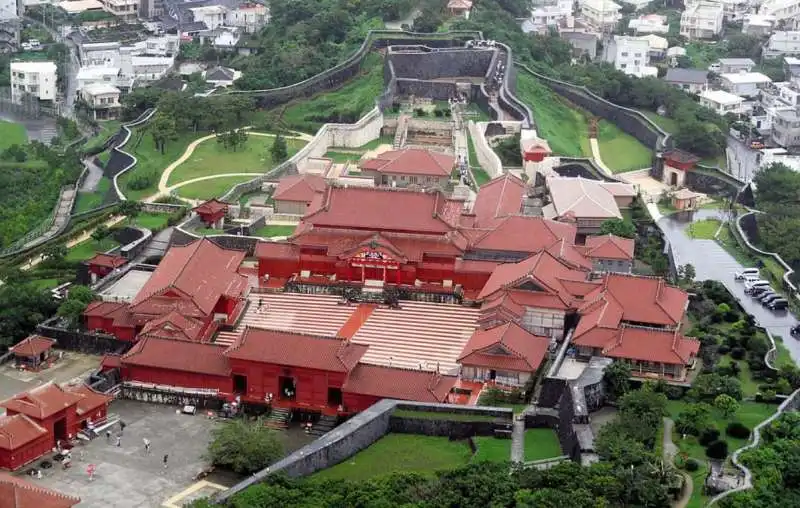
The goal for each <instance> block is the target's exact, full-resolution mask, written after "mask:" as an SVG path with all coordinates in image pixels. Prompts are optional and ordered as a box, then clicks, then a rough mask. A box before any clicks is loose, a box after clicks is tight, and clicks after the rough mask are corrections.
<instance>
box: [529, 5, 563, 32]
mask: <svg viewBox="0 0 800 508" xmlns="http://www.w3.org/2000/svg"><path fill="white" fill-rule="evenodd" d="M573 5H574V3H573V2H572V0H557V2H556V3H555V4H552V5H540V6H536V7H534V8H533V10H532V11H531V17H530V25H529V26H530V28H531V29H532V31H535V32H539V33H541V32H546V31H547V30H549V29H550V28H553V27H557V26H558V25H559V23H561V22H562V21H565V20H566V19H567V18H570V17H572V9H573Z"/></svg>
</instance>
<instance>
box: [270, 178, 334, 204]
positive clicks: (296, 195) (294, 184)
mask: <svg viewBox="0 0 800 508" xmlns="http://www.w3.org/2000/svg"><path fill="white" fill-rule="evenodd" d="M327 185H328V184H327V183H325V179H324V178H322V177H321V176H319V175H311V174H308V173H304V174H302V175H292V176H286V177H284V178H281V179H280V180H279V181H278V187H277V188H276V189H275V192H274V193H273V194H272V199H274V200H276V201H301V202H303V203H311V201H312V200H313V199H314V196H316V195H317V194H321V193H323V192H325V187H326V186H327Z"/></svg>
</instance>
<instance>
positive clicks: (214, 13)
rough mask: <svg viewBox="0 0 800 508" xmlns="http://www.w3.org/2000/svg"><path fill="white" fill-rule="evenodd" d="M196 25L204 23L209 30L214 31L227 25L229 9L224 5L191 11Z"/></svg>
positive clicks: (208, 6) (194, 8)
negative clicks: (226, 16) (226, 17)
mask: <svg viewBox="0 0 800 508" xmlns="http://www.w3.org/2000/svg"><path fill="white" fill-rule="evenodd" d="M189 11H190V12H191V13H192V18H193V19H194V21H195V22H196V23H204V24H205V25H206V29H207V30H214V29H215V28H217V27H218V26H222V25H224V24H225V15H226V13H227V12H228V9H227V8H226V7H224V6H222V5H206V6H204V7H192V8H190V9H189Z"/></svg>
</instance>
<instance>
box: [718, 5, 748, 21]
mask: <svg viewBox="0 0 800 508" xmlns="http://www.w3.org/2000/svg"><path fill="white" fill-rule="evenodd" d="M717 1H718V2H720V3H721V4H722V12H723V15H724V17H725V21H729V22H736V21H741V20H742V19H743V18H744V17H745V16H746V15H747V14H748V12H749V11H750V10H751V9H750V7H751V3H750V1H749V0H717Z"/></svg>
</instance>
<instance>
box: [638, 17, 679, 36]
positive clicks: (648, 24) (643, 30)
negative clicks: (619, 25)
mask: <svg viewBox="0 0 800 508" xmlns="http://www.w3.org/2000/svg"><path fill="white" fill-rule="evenodd" d="M628 28H629V29H631V30H633V31H634V32H635V33H636V35H639V34H665V33H667V32H669V25H668V24H667V17H666V16H660V15H658V14H647V15H645V16H639V17H638V18H634V19H632V20H630V22H628Z"/></svg>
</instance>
